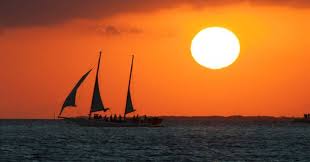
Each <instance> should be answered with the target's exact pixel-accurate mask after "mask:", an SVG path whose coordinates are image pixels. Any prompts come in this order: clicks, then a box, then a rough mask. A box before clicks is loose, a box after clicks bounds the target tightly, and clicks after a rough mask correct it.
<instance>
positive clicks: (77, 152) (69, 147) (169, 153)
mask: <svg viewBox="0 0 310 162" xmlns="http://www.w3.org/2000/svg"><path fill="white" fill-rule="evenodd" d="M163 124H164V127H159V128H95V127H80V126H77V125H74V124H70V123H66V122H64V121H62V120H0V161H1V162H2V161H3V162H6V161H308V162H309V161H310V124H305V123H293V122H291V120H290V119H285V118H269V117H229V118H227V117H226V118H225V117H193V118H188V117H186V118H185V117H165V118H164V122H163Z"/></svg>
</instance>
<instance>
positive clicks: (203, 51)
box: [191, 27, 240, 69]
mask: <svg viewBox="0 0 310 162" xmlns="http://www.w3.org/2000/svg"><path fill="white" fill-rule="evenodd" d="M191 52H192V55H193V57H194V59H195V61H196V62H198V63H199V64H200V65H202V66H204V67H207V68H210V69H221V68H224V67H227V66H229V65H231V64H232V63H233V62H234V61H235V60H236V59H237V58H238V56H239V52H240V44H239V40H238V38H237V36H236V35H235V34H234V33H233V32H231V31H230V30H228V29H225V28H222V27H209V28H205V29H203V30H201V31H200V32H199V33H197V34H196V35H195V37H194V38H193V40H192V45H191Z"/></svg>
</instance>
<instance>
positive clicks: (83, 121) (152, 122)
mask: <svg viewBox="0 0 310 162" xmlns="http://www.w3.org/2000/svg"><path fill="white" fill-rule="evenodd" d="M64 120H65V121H67V122H70V123H74V124H77V125H79V126H84V127H161V126H162V125H161V123H162V119H160V118H150V119H148V120H140V121H133V120H122V121H106V120H103V119H88V118H64Z"/></svg>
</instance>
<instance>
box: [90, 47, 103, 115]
mask: <svg viewBox="0 0 310 162" xmlns="http://www.w3.org/2000/svg"><path fill="white" fill-rule="evenodd" d="M100 59H101V50H100V52H99V60H98V66H97V72H96V81H95V87H94V92H96V90H97V88H98V87H96V86H97V85H98V73H99V68H100ZM94 96H95V93H94V94H93V100H92V106H93V102H94ZM99 97H100V94H99ZM100 101H101V99H100ZM92 106H91V108H90V110H89V119H90V118H91V113H92Z"/></svg>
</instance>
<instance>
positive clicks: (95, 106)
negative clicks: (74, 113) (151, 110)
mask: <svg viewBox="0 0 310 162" xmlns="http://www.w3.org/2000/svg"><path fill="white" fill-rule="evenodd" d="M100 59H101V51H100V52H99V60H98V66H97V72H96V80H95V86H94V91H93V97H92V102H91V106H90V111H89V114H88V117H87V116H80V117H63V116H61V114H62V112H63V111H64V109H65V108H68V107H76V103H75V100H76V93H77V91H78V89H79V87H80V85H81V84H82V83H83V81H84V80H85V79H86V78H87V76H88V75H89V73H90V72H91V71H92V69H91V70H89V71H88V72H87V73H85V74H84V75H83V76H82V77H81V79H80V80H79V81H78V82H77V84H76V85H75V86H74V88H73V89H72V91H71V92H70V93H69V95H68V96H67V98H66V100H65V102H64V103H63V106H62V108H61V110H60V113H59V115H58V118H62V119H64V120H65V121H69V122H73V123H75V124H78V125H80V126H93V127H156V126H161V123H162V119H161V118H159V117H147V116H146V115H145V116H144V117H138V116H134V117H130V118H126V114H129V113H131V112H134V111H135V109H134V107H133V103H132V99H131V93H130V83H131V76H132V68H133V61H134V55H132V61H131V67H130V76H129V82H128V89H127V98H126V105H125V112H124V116H123V118H122V117H121V116H119V117H117V116H116V115H114V116H112V115H110V117H106V116H105V117H104V118H102V117H101V115H98V114H94V115H93V116H92V114H93V113H95V112H99V111H103V112H106V111H108V110H109V108H107V107H105V106H104V104H103V102H102V99H101V96H100V90H99V81H98V73H99V69H100Z"/></svg>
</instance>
